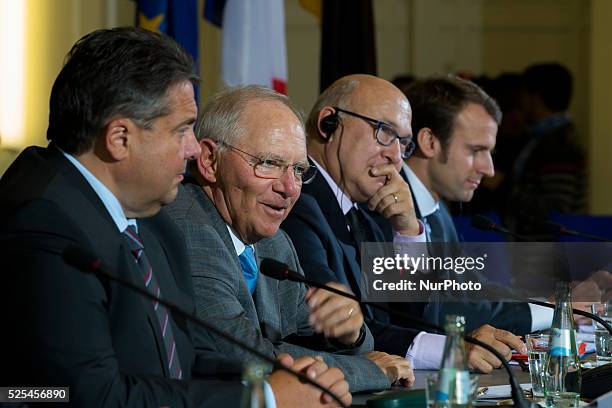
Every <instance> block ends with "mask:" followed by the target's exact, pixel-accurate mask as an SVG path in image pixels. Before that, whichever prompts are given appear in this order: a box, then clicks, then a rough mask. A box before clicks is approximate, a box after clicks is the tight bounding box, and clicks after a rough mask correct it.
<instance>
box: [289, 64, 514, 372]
mask: <svg viewBox="0 0 612 408" xmlns="http://www.w3.org/2000/svg"><path fill="white" fill-rule="evenodd" d="M411 117H412V112H411V109H410V104H409V103H408V100H407V99H406V97H405V95H403V94H402V93H401V91H399V89H397V88H396V87H395V86H393V85H392V84H390V83H389V82H387V81H385V80H382V79H380V78H376V77H372V76H367V75H352V76H348V77H344V78H342V79H340V80H338V81H337V82H336V83H334V84H333V85H331V86H330V87H329V88H328V89H327V90H326V91H325V92H323V94H322V95H321V96H320V97H319V99H318V100H317V102H316V103H315V106H314V107H313V109H312V110H311V112H310V115H309V118H308V121H307V123H306V131H307V135H308V154H309V156H310V158H311V160H312V161H313V163H314V165H316V166H317V168H318V169H319V173H318V174H317V176H316V178H315V179H314V181H313V182H312V183H311V184H309V185H306V186H304V188H303V190H302V195H301V196H300V199H299V200H298V202H297V203H296V205H295V208H294V210H293V212H292V213H291V214H290V215H289V217H288V218H287V220H285V222H284V223H283V225H282V228H283V229H284V230H285V231H286V232H287V233H288V234H289V236H290V237H291V239H292V240H293V242H294V244H295V246H296V250H297V252H298V256H299V257H300V262H301V264H302V267H303V268H304V272H305V273H306V275H307V276H309V277H310V278H311V279H316V280H320V281H328V280H330V279H335V280H337V281H339V282H341V283H344V284H347V285H350V287H351V289H352V290H353V291H354V292H356V293H358V294H360V295H361V294H363V293H364V290H363V288H361V287H360V285H361V268H360V261H361V254H360V251H359V245H360V244H361V243H362V242H385V241H387V237H386V235H385V232H384V231H383V230H381V228H380V227H379V226H378V225H377V224H376V222H375V221H374V220H373V219H372V218H371V217H370V216H369V215H368V214H367V213H366V212H365V211H363V210H362V209H360V207H359V206H358V204H360V203H367V205H368V207H369V208H370V209H371V210H375V211H376V212H377V213H380V214H382V215H383V216H384V218H385V219H387V220H388V221H387V222H388V224H389V227H390V228H389V230H390V231H391V233H392V239H393V242H395V243H402V242H425V240H426V236H425V228H424V225H423V223H422V222H420V221H418V219H417V217H416V215H415V210H414V206H413V200H412V195H411V193H410V188H409V186H408V184H407V183H406V182H405V181H404V180H403V179H402V177H401V175H400V173H399V170H400V169H401V164H402V154H405V155H406V156H407V155H409V153H410V150H411V149H410V144H411V140H412V130H411V123H410V122H411ZM364 315H366V318H367V319H368V320H367V321H368V325H369V326H370V327H371V328H372V332H373V334H374V338H375V342H376V345H375V347H376V348H377V349H380V350H383V351H387V352H391V351H392V352H393V353H398V354H400V355H404V356H406V357H407V358H410V359H412V360H413V361H414V366H415V368H437V367H438V366H439V363H440V359H441V354H442V348H443V344H444V337H443V336H438V335H434V334H430V333H425V332H420V331H418V330H414V329H409V328H405V327H399V326H394V325H389V324H388V323H389V322H390V316H389V315H388V314H387V313H380V312H375V311H373V310H371V309H370V308H365V310H364ZM472 335H474V336H476V337H478V338H480V339H481V340H483V341H485V342H488V343H489V344H491V345H493V346H494V347H496V348H497V349H498V350H499V351H500V352H501V353H502V354H504V355H505V356H506V357H508V358H509V357H510V351H511V350H510V349H511V348H512V347H514V348H518V349H521V350H522V349H524V345H523V344H522V343H521V342H520V340H519V339H518V338H516V337H515V336H513V335H512V334H510V333H508V332H505V331H503V330H497V329H494V328H493V327H490V326H483V327H481V328H479V329H478V330H476V331H475V332H474V333H472ZM468 350H469V362H470V364H471V366H472V367H475V368H478V369H480V370H482V371H485V372H488V371H491V370H492V368H493V367H494V366H499V365H500V364H501V362H500V361H499V360H497V359H496V358H495V357H493V356H492V355H491V354H490V353H488V352H486V351H484V350H482V349H481V348H478V347H471V346H468Z"/></svg>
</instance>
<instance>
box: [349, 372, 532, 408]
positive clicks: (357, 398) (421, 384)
mask: <svg viewBox="0 0 612 408" xmlns="http://www.w3.org/2000/svg"><path fill="white" fill-rule="evenodd" d="M511 368H512V372H513V374H514V375H515V376H516V378H517V380H518V382H519V384H525V383H530V379H529V372H528V371H522V370H521V368H520V367H519V366H511ZM436 373H437V370H415V371H414V376H415V382H414V385H413V386H412V389H415V390H417V389H425V381H426V378H427V376H428V375H429V374H436ZM508 383H509V382H508V373H507V372H506V370H504V369H501V368H498V369H496V370H493V372H491V373H490V374H480V380H479V382H478V384H479V386H480V387H490V386H492V385H506V384H508ZM397 390H406V388H394V389H393V390H390V391H385V392H388V393H393V392H396V391H397ZM375 395H380V393H374V394H372V393H357V394H353V404H352V405H351V406H352V407H367V404H366V401H367V400H368V399H370V398H372V397H373V396H375ZM479 406H486V405H480V404H479ZM493 406H494V405H493Z"/></svg>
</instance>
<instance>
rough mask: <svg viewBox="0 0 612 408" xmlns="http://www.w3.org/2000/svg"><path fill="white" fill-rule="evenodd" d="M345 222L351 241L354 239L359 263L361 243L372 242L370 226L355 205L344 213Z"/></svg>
mask: <svg viewBox="0 0 612 408" xmlns="http://www.w3.org/2000/svg"><path fill="white" fill-rule="evenodd" d="M346 222H347V225H348V227H349V229H350V232H351V235H352V237H353V241H355V249H356V250H357V261H359V263H361V251H360V248H361V243H362V242H372V241H373V237H372V233H371V232H370V228H369V227H368V223H367V221H366V220H365V218H364V216H363V213H362V212H361V210H360V209H359V208H357V207H352V208H351V209H350V211H349V212H348V213H346Z"/></svg>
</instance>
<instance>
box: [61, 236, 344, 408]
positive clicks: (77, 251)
mask: <svg viewBox="0 0 612 408" xmlns="http://www.w3.org/2000/svg"><path fill="white" fill-rule="evenodd" d="M62 258H63V259H64V261H65V262H66V263H68V264H69V265H71V266H73V267H75V268H77V269H79V270H80V271H81V272H85V273H93V274H95V275H99V276H103V277H105V278H107V279H110V280H112V281H115V282H117V283H119V284H120V285H122V286H124V287H126V288H128V289H130V290H131V291H133V292H136V293H138V294H140V295H142V296H144V297H146V298H148V299H150V300H153V301H155V302H159V303H160V304H162V305H163V306H165V307H166V308H167V309H168V310H171V311H173V312H176V313H178V314H179V315H181V316H183V317H185V318H187V319H188V320H189V321H191V322H193V323H195V324H196V325H198V326H200V327H202V328H204V329H206V330H208V331H210V332H212V333H213V334H216V335H217V336H219V337H222V338H223V339H225V340H227V341H229V342H231V343H234V344H236V345H238V346H239V347H241V348H243V349H245V350H247V351H248V352H250V353H252V354H254V355H255V356H257V357H259V358H260V359H262V360H264V361H266V362H268V363H270V364H272V366H273V367H274V368H275V369H279V370H284V371H286V372H288V373H291V374H293V375H294V376H296V377H297V378H299V379H300V380H301V381H302V382H306V383H308V384H310V385H312V386H314V387H315V388H317V389H319V390H320V391H322V392H324V393H325V394H327V395H329V396H331V397H332V398H333V399H334V401H336V402H337V403H338V404H339V405H340V406H341V407H343V408H348V407H347V406H346V405H345V404H344V403H343V402H342V400H341V399H340V397H338V396H337V395H336V394H335V393H333V392H331V391H330V390H328V389H327V388H325V387H324V386H322V385H320V384H319V383H317V382H316V381H314V380H311V379H310V378H308V377H307V376H305V375H304V374H302V373H300V372H298V371H295V370H293V369H291V368H289V367H285V366H284V365H282V364H280V362H278V361H277V360H274V359H272V358H270V357H268V356H267V355H265V354H264V353H262V352H260V351H259V350H257V349H254V348H253V347H251V346H249V345H248V344H246V343H244V342H242V341H240V340H237V339H235V338H233V337H231V336H229V335H228V334H226V333H225V332H223V331H221V330H219V329H217V328H216V327H214V326H211V325H209V324H208V323H206V322H204V321H203V320H201V319H199V318H197V317H195V316H194V315H192V314H190V313H187V312H186V311H184V310H183V309H181V308H180V307H178V306H176V305H175V304H173V303H170V302H168V301H167V300H164V299H162V298H160V297H157V296H155V295H153V294H152V293H150V292H149V291H147V290H146V289H143V288H141V287H139V286H137V285H135V284H134V283H132V282H130V281H128V280H126V279H124V278H122V277H120V276H117V275H116V274H114V273H112V272H111V271H110V270H109V269H110V268H108V267H107V266H106V265H104V263H102V261H101V260H100V259H99V258H97V257H96V256H95V255H93V254H91V253H89V252H88V251H86V250H85V249H83V248H80V247H78V246H76V245H68V246H67V247H66V248H65V249H64V252H63V253H62Z"/></svg>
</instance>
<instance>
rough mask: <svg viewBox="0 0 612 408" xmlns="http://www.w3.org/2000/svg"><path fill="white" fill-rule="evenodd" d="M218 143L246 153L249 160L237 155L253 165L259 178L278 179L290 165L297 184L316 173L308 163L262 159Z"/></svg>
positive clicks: (237, 149) (232, 147) (304, 181)
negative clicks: (288, 162)
mask: <svg viewBox="0 0 612 408" xmlns="http://www.w3.org/2000/svg"><path fill="white" fill-rule="evenodd" d="M220 144H222V145H223V146H226V147H229V148H230V149H232V150H235V151H237V152H240V153H242V154H245V155H247V156H248V157H249V158H250V159H251V160H247V159H246V158H244V157H242V156H240V155H239V156H240V157H242V159H243V160H244V161H246V162H247V163H248V164H249V166H251V167H253V170H254V171H255V175H256V176H257V177H260V178H265V179H279V178H281V177H282V176H283V174H285V172H286V171H287V169H288V168H290V167H291V170H292V172H293V177H294V178H295V182H296V183H299V184H308V183H310V182H311V181H312V180H313V179H314V177H315V175H316V174H317V168H316V167H315V166H311V165H309V164H301V163H295V164H287V163H284V162H282V161H280V160H275V159H264V158H261V157H257V156H254V155H252V154H251V153H248V152H245V151H244V150H241V149H239V148H237V147H236V146H232V145H231V144H229V143H225V142H220Z"/></svg>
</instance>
